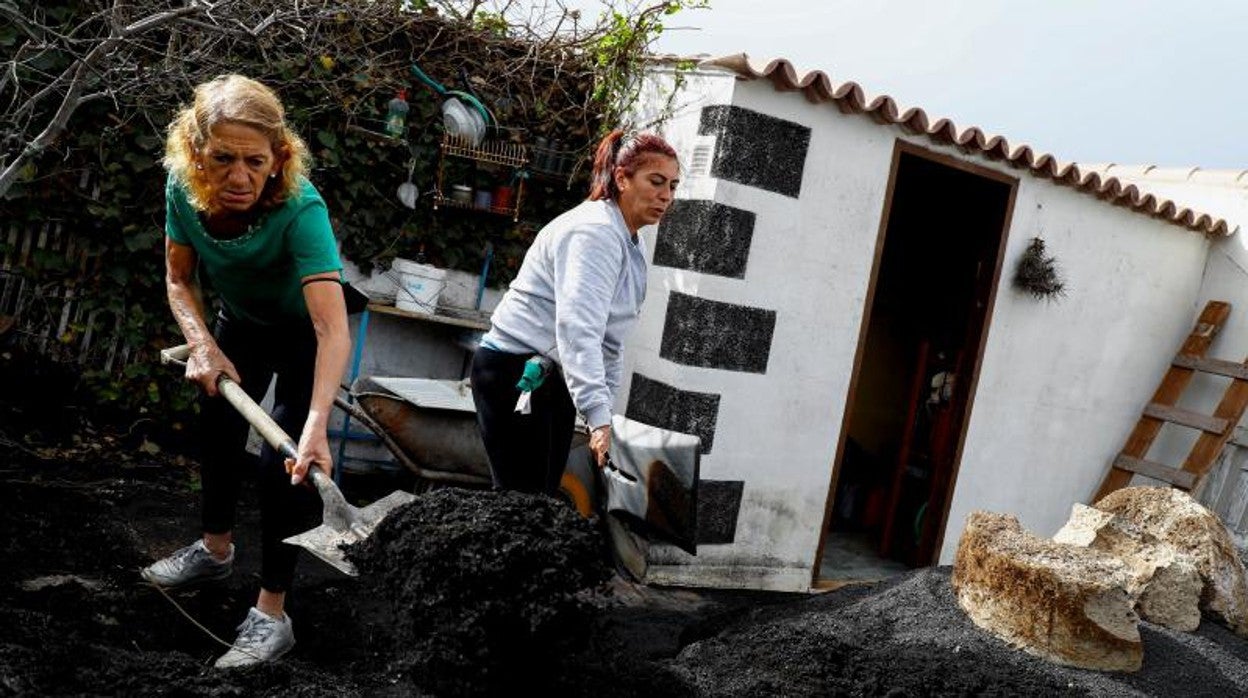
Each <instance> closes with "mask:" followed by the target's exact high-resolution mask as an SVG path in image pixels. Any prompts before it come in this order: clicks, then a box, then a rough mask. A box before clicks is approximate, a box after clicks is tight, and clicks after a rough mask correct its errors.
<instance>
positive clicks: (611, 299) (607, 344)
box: [481, 201, 646, 429]
mask: <svg viewBox="0 0 1248 698" xmlns="http://www.w3.org/2000/svg"><path fill="white" fill-rule="evenodd" d="M645 297H646V249H645V242H644V241H643V240H642V239H641V238H640V237H638V238H636V239H634V238H633V236H632V235H631V234H630V233H629V231H628V226H627V225H626V224H625V223H624V216H623V215H622V214H621V213H620V209H619V207H618V206H616V204H615V202H613V201H585V202H583V203H581V204H580V205H579V206H577V207H576V208H574V209H572V210H570V211H568V212H566V213H564V214H562V215H561V216H559V217H558V218H556V219H555V220H553V221H551V222H550V224H548V225H547V226H546V227H544V228H542V230H541V231H540V232H539V233H538V234H537V237H536V238H535V239H534V240H533V244H532V245H531V246H530V247H529V251H528V252H527V253H526V254H525V255H524V263H523V264H522V265H521V266H520V272H519V274H517V275H516V278H515V280H514V281H512V282H511V286H510V287H509V288H508V290H507V293H506V294H504V295H503V299H502V301H501V302H499V304H498V307H497V308H495V309H494V314H493V315H492V316H491V317H490V325H491V327H490V331H489V332H487V333H486V334H485V336H484V337H483V338H482V340H481V343H482V344H483V345H484V346H486V347H489V348H491V349H495V350H497V351H503V352H508V353H512V354H544V355H546V356H549V357H550V358H551V359H554V360H555V361H556V362H557V363H558V364H559V365H560V366H561V367H562V368H563V377H564V380H565V381H567V384H568V391H569V392H571V394H572V402H573V404H575V405H576V409H577V410H578V411H579V412H580V413H581V415H582V416H583V417H584V418H585V423H586V424H588V425H589V427H590V428H591V429H595V428H597V427H600V426H603V425H608V424H610V423H611V406H612V404H613V403H614V402H615V391H616V390H617V389H618V388H619V386H620V373H621V371H622V370H623V350H624V337H625V335H626V334H627V333H628V331H629V330H630V329H631V328H632V326H633V324H634V323H635V322H636V321H637V315H638V314H639V313H640V312H641V303H642V301H643V300H645Z"/></svg>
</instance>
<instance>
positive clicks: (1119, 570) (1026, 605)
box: [953, 511, 1143, 671]
mask: <svg viewBox="0 0 1248 698" xmlns="http://www.w3.org/2000/svg"><path fill="white" fill-rule="evenodd" d="M1133 578H1134V577H1133V573H1132V571H1131V570H1130V568H1128V567H1127V566H1126V564H1124V563H1123V562H1122V561H1120V560H1118V559H1117V558H1115V557H1112V556H1110V555H1107V554H1105V553H1102V552H1100V551H1098V550H1093V549H1091V548H1085V547H1080V546H1073V545H1065V544H1061V543H1055V542H1053V541H1050V540H1045V539H1043V538H1038V537H1036V536H1034V535H1032V534H1030V533H1028V532H1027V531H1024V530H1023V528H1022V527H1021V526H1020V525H1019V523H1018V521H1017V520H1016V519H1015V518H1014V517H1012V516H1005V515H1002V514H992V513H988V512H982V511H977V512H973V513H972V514H971V515H970V516H968V517H967V523H966V529H965V531H964V532H963V534H962V539H961V540H960V541H959V542H958V552H957V557H956V559H955V561H954V566H953V588H954V593H955V594H956V595H957V599H958V605H960V606H961V607H962V609H963V610H964V611H966V614H967V616H969V617H970V619H971V620H972V621H973V622H974V623H975V624H976V625H978V626H979V627H981V628H983V629H985V630H987V631H989V632H991V633H993V634H995V635H997V636H998V637H1001V638H1002V639H1004V640H1006V641H1007V642H1009V643H1011V644H1014V645H1016V646H1018V647H1020V648H1022V649H1024V650H1026V651H1027V652H1030V653H1032V654H1035V655H1037V656H1040V657H1043V658H1045V659H1048V660H1050V661H1054V662H1058V663H1061V664H1067V665H1070V666H1075V667H1080V668H1083V669H1100V670H1109V671H1135V670H1137V669H1139V668H1140V663H1141V660H1142V659H1143V648H1142V647H1141V644H1140V632H1139V617H1138V616H1137V615H1136V613H1135V611H1134V609H1133V606H1134V599H1133V597H1132V596H1131V595H1130V594H1128V593H1127V587H1128V586H1129V585H1131V584H1132V582H1133Z"/></svg>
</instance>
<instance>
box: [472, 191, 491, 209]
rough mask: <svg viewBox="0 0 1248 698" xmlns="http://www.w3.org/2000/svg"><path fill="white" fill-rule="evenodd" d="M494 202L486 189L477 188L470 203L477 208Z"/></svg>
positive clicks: (486, 206) (487, 206)
mask: <svg viewBox="0 0 1248 698" xmlns="http://www.w3.org/2000/svg"><path fill="white" fill-rule="evenodd" d="M493 203H494V196H493V194H491V193H490V191H489V190H488V189H478V190H477V191H476V193H475V194H474V195H473V198H472V205H473V206H476V207H477V208H489V207H490V206H491V205H492V204H493Z"/></svg>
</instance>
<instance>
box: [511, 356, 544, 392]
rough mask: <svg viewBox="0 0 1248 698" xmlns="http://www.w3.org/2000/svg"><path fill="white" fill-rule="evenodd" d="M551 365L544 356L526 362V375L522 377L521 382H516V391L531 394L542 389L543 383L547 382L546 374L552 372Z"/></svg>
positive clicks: (534, 357)
mask: <svg viewBox="0 0 1248 698" xmlns="http://www.w3.org/2000/svg"><path fill="white" fill-rule="evenodd" d="M550 364H551V361H550V359H548V358H546V357H544V356H533V357H532V358H530V359H529V360H528V361H526V362H524V375H522V376H520V380H519V381H517V382H516V390H519V391H520V392H522V393H531V392H533V391H534V390H537V389H538V388H540V387H542V383H544V382H545V381H546V374H547V373H549V372H550Z"/></svg>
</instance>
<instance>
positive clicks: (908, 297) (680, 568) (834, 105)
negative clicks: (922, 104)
mask: <svg viewBox="0 0 1248 698" xmlns="http://www.w3.org/2000/svg"><path fill="white" fill-rule="evenodd" d="M673 88H675V94H674V95H673V94H672V91H673ZM645 95H646V97H645V99H644V100H643V106H642V107H640V108H639V109H638V111H637V122H638V123H647V122H649V121H653V120H654V118H655V117H656V116H658V115H659V114H660V113H661V112H664V111H666V112H667V114H668V115H669V118H667V119H666V120H665V121H663V123H662V125H661V127H659V128H660V130H661V132H662V133H663V134H664V135H665V136H666V137H667V138H668V139H669V140H671V142H672V143H673V145H675V146H676V148H677V150H678V151H679V153H680V156H681V162H682V164H683V167H684V180H683V182H682V184H681V187H680V191H679V193H678V202H677V203H676V204H675V205H674V207H673V209H672V210H671V211H670V212H669V214H668V216H667V217H666V218H665V219H664V221H663V223H662V224H661V226H660V227H659V229H658V230H657V234H656V231H655V230H648V231H646V232H645V233H644V234H646V235H647V236H648V237H649V239H648V240H647V243H648V244H649V246H650V249H651V250H653V259H652V267H651V273H650V285H649V293H648V296H647V298H646V305H645V308H644V309H643V312H642V317H641V321H640V323H639V324H638V326H637V328H636V329H635V330H634V332H633V334H632V336H631V337H630V339H629V343H628V348H627V365H626V371H625V375H626V384H625V386H624V387H623V389H622V390H621V398H620V403H621V404H619V405H617V408H618V409H619V411H621V412H623V413H624V414H626V415H628V416H629V417H632V418H634V419H637V420H639V421H643V422H647V423H651V424H655V425H657V426H662V427H666V428H669V429H674V430H677V431H682V432H689V433H694V434H697V435H699V436H701V437H702V438H703V456H702V473H701V481H700V492H699V513H698V515H699V531H698V537H699V546H698V553H697V555H696V556H693V555H689V554H687V553H685V552H682V551H680V550H678V549H676V548H674V547H668V546H662V545H656V546H652V547H651V548H650V551H649V562H650V567H649V571H648V574H647V581H650V582H655V583H671V584H682V585H695V586H723V587H749V588H766V589H778V590H805V589H809V588H811V587H812V586H819V585H820V582H828V581H832V580H840V579H849V578H864V577H878V576H880V575H881V574H882V573H884V572H887V571H889V570H890V569H892V568H904V567H908V566H922V565H928V564H935V563H948V562H950V561H951V559H952V555H953V551H954V548H955V546H956V545H957V541H958V539H959V536H960V533H961V530H962V526H963V521H964V519H965V517H966V515H967V514H968V513H969V512H970V511H972V510H975V509H986V510H991V511H997V512H1005V513H1010V514H1014V515H1016V516H1017V517H1018V518H1019V519H1020V520H1021V521H1022V523H1023V525H1024V526H1026V527H1028V528H1029V529H1031V530H1033V531H1035V532H1037V533H1039V534H1041V535H1049V534H1052V533H1053V532H1054V531H1055V530H1056V529H1057V528H1058V527H1059V526H1060V525H1061V524H1062V523H1063V522H1064V521H1065V520H1066V518H1067V516H1068V514H1069V511H1070V507H1071V504H1072V503H1074V502H1086V501H1087V500H1088V498H1089V497H1090V496H1091V495H1092V493H1093V492H1094V491H1095V489H1096V487H1097V485H1098V484H1099V483H1100V480H1101V478H1102V477H1103V476H1104V474H1105V471H1106V469H1107V467H1108V465H1109V463H1110V462H1111V461H1112V459H1113V458H1114V456H1115V455H1116V454H1117V452H1118V451H1119V449H1121V448H1122V445H1123V441H1124V439H1125V438H1126V436H1127V434H1128V433H1129V432H1130V430H1131V428H1132V426H1133V425H1134V424H1135V422H1136V420H1137V419H1138V418H1139V416H1140V411H1141V408H1142V406H1143V405H1144V404H1145V403H1146V402H1147V401H1148V399H1149V397H1150V395H1151V394H1152V392H1153V390H1154V389H1155V388H1156V385H1157V381H1158V380H1159V378H1160V377H1161V375H1162V373H1163V371H1164V370H1165V369H1166V367H1167V366H1168V365H1169V363H1170V361H1171V359H1172V357H1173V355H1174V352H1175V350H1176V348H1177V347H1178V346H1179V344H1180V343H1181V342H1182V341H1183V339H1184V338H1185V337H1186V336H1187V335H1188V333H1189V332H1190V331H1191V330H1192V326H1193V323H1194V322H1195V319H1196V316H1197V314H1198V313H1199V312H1200V308H1201V307H1202V305H1203V303H1204V301H1205V300H1207V299H1209V298H1214V297H1216V298H1219V299H1222V300H1227V301H1230V302H1231V303H1232V304H1234V305H1235V306H1236V307H1237V308H1238V309H1243V308H1248V284H1246V283H1244V281H1245V279H1243V278H1242V277H1243V276H1244V275H1245V273H1244V269H1245V268H1246V267H1248V262H1245V261H1244V257H1245V254H1244V251H1243V250H1242V249H1241V245H1240V244H1239V243H1240V240H1239V236H1234V235H1233V233H1234V231H1235V228H1236V227H1237V226H1234V227H1233V226H1228V225H1227V223H1226V222H1225V221H1223V220H1222V219H1220V218H1218V219H1215V218H1212V217H1210V216H1208V215H1203V214H1200V213H1197V212H1194V211H1192V210H1190V209H1188V208H1184V207H1182V206H1179V205H1176V204H1175V203H1173V202H1172V201H1169V200H1166V199H1159V198H1157V197H1155V196H1152V195H1146V194H1144V193H1142V191H1141V190H1140V189H1139V188H1137V186H1125V185H1124V184H1123V183H1122V182H1120V181H1119V180H1117V179H1115V178H1113V177H1109V176H1103V174H1102V173H1098V172H1097V171H1085V170H1083V169H1081V168H1079V167H1077V166H1075V165H1071V164H1067V165H1061V164H1059V163H1058V161H1057V160H1056V159H1055V158H1053V157H1052V156H1049V155H1039V154H1036V153H1034V152H1033V151H1032V150H1031V149H1030V148H1028V147H1025V146H1024V147H1018V148H1011V147H1010V146H1009V144H1008V143H1007V142H1006V141H1005V140H1004V139H1002V138H999V137H989V136H987V135H986V134H984V133H983V132H981V131H980V130H979V129H976V128H967V129H960V128H958V127H956V126H955V125H954V124H952V123H950V122H949V121H947V120H943V119H942V120H931V119H929V118H928V117H927V115H926V114H924V113H923V112H922V111H921V110H918V109H909V110H906V111H904V112H903V111H901V110H900V109H899V108H898V107H897V105H896V103H895V102H894V101H893V100H892V99H890V98H888V97H880V98H876V99H872V100H868V99H867V97H866V96H865V95H864V93H863V91H862V89H861V88H859V87H858V86H857V85H856V84H854V83H844V84H837V83H834V82H832V81H831V80H830V79H829V78H828V77H827V76H826V75H825V74H823V73H820V72H812V73H807V74H805V75H799V74H798V73H797V72H796V71H795V70H794V68H793V66H792V65H791V64H789V63H788V62H787V61H783V60H778V61H773V62H770V63H768V64H766V65H755V64H752V63H750V62H749V61H748V59H747V58H746V57H745V56H743V55H741V56H732V57H727V58H722V59H714V60H710V61H704V62H702V63H701V64H700V66H699V68H698V69H697V70H695V71H693V72H692V73H687V74H685V75H684V76H683V77H682V78H681V81H680V82H679V84H677V83H676V82H675V81H674V73H673V72H672V71H671V70H670V69H668V68H662V67H660V68H656V69H654V70H653V71H651V73H650V75H649V77H648V81H647V83H646V90H645ZM669 98H670V99H669ZM1111 174H1112V173H1111ZM1138 184H1139V186H1140V187H1144V186H1145V185H1144V183H1143V182H1140V183H1138ZM1145 188H1146V187H1145ZM1239 191H1240V194H1241V195H1242V193H1243V191H1244V190H1243V189H1240V190H1239ZM1240 200H1241V201H1242V200H1243V197H1242V196H1241V197H1240ZM1219 207H1221V206H1220V205H1219ZM1233 220H1234V222H1235V223H1237V222H1238V220H1237V217H1235V218H1234V219H1233ZM1036 238H1039V239H1041V240H1042V241H1043V243H1044V245H1045V246H1046V249H1047V252H1048V254H1050V255H1052V256H1053V257H1055V258H1056V259H1057V262H1058V265H1059V267H1060V271H1061V274H1062V277H1063V278H1064V280H1065V282H1066V288H1065V294H1064V296H1061V297H1059V298H1053V299H1038V298H1037V297H1034V296H1032V295H1030V294H1028V293H1026V292H1023V291H1020V290H1018V289H1017V288H1015V287H1014V286H1013V285H1012V283H1011V280H1012V278H1013V275H1014V270H1015V268H1016V267H1017V264H1018V261H1019V259H1020V257H1021V256H1022V255H1023V254H1024V252H1025V251H1026V250H1027V249H1028V248H1029V246H1030V245H1031V244H1032V241H1033V239H1036ZM1211 250H1216V251H1217V252H1218V253H1217V254H1211ZM1228 250H1229V252H1228ZM1244 325H1245V323H1242V322H1238V321H1237V320H1236V319H1235V318H1234V317H1232V320H1231V321H1230V322H1229V323H1228V330H1229V332H1228V334H1229V335H1231V336H1232V337H1234V338H1235V339H1234V341H1231V342H1229V343H1228V342H1226V341H1223V340H1219V341H1218V342H1217V343H1215V345H1214V351H1213V352H1212V353H1213V354H1218V353H1219V352H1218V349H1219V348H1220V347H1225V348H1226V352H1228V353H1230V354H1236V353H1238V354H1245V353H1248V330H1246V329H1245V327H1244ZM1224 339H1225V338H1224ZM1223 358H1236V359H1237V360H1238V358H1237V357H1236V356H1233V355H1231V356H1224V357H1223ZM1198 387H1200V386H1198ZM1206 387H1207V391H1215V392H1220V389H1219V388H1217V386H1214V385H1212V384H1211V385H1209V386H1206ZM1202 390H1205V388H1202ZM1200 393H1201V391H1200V390H1198V391H1195V392H1194V393H1193V395H1194V396H1195V397H1200ZM1195 397H1194V398H1193V399H1195ZM1180 448H1181V446H1176V445H1168V446H1165V447H1163V450H1164V449H1174V450H1178V449H1180Z"/></svg>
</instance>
